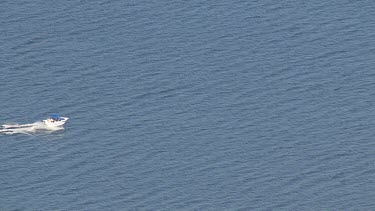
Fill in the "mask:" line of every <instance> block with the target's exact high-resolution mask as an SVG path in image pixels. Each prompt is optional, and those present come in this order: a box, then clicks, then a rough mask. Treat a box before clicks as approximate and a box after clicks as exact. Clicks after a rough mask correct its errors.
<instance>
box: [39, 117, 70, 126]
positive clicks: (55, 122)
mask: <svg viewBox="0 0 375 211" xmlns="http://www.w3.org/2000/svg"><path fill="white" fill-rule="evenodd" d="M68 119H69V118H68V117H61V116H59V115H56V114H53V115H51V116H50V117H49V118H48V119H46V120H43V123H44V124H46V125H47V126H49V127H58V126H62V125H64V124H65V123H66V121H67V120H68Z"/></svg>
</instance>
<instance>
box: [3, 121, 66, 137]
mask: <svg viewBox="0 0 375 211" xmlns="http://www.w3.org/2000/svg"><path fill="white" fill-rule="evenodd" d="M58 130H64V127H63V126H48V125H46V124H44V123H43V122H34V123H32V124H16V123H14V124H4V125H2V128H0V134H6V135H11V134H27V135H31V134H35V133H51V132H54V131H58Z"/></svg>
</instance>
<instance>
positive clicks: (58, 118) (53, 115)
mask: <svg viewBox="0 0 375 211" xmlns="http://www.w3.org/2000/svg"><path fill="white" fill-rule="evenodd" d="M50 118H51V119H53V120H55V121H59V120H61V117H60V116H59V115H57V114H52V115H51V117H50Z"/></svg>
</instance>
